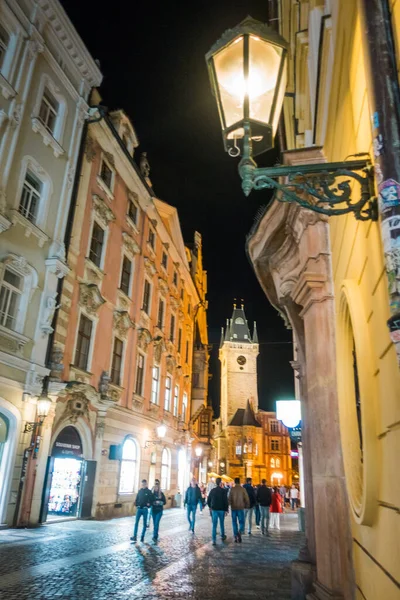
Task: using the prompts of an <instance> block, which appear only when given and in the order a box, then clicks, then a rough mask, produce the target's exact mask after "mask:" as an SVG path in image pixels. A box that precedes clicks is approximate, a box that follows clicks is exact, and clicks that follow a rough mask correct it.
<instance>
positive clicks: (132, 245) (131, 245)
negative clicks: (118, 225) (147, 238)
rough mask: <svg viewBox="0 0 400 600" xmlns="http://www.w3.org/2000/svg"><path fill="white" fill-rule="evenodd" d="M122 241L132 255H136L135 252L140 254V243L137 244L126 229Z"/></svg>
mask: <svg viewBox="0 0 400 600" xmlns="http://www.w3.org/2000/svg"><path fill="white" fill-rule="evenodd" d="M122 243H123V244H124V248H125V250H126V251H127V252H128V253H129V254H131V255H132V256H135V254H140V246H139V244H137V243H136V242H135V240H134V239H133V237H131V236H130V235H129V233H126V231H124V232H123V234H122Z"/></svg>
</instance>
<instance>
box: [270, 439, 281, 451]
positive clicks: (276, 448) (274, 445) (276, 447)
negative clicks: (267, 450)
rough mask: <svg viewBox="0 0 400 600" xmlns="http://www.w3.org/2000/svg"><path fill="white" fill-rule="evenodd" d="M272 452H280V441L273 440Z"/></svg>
mask: <svg viewBox="0 0 400 600" xmlns="http://www.w3.org/2000/svg"><path fill="white" fill-rule="evenodd" d="M271 450H279V440H271Z"/></svg>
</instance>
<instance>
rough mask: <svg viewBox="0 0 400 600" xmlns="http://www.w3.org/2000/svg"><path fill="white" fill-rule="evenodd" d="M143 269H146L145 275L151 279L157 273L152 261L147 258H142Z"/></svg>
mask: <svg viewBox="0 0 400 600" xmlns="http://www.w3.org/2000/svg"><path fill="white" fill-rule="evenodd" d="M144 268H145V269H146V273H147V274H148V275H150V276H151V277H152V276H153V275H155V274H156V273H157V267H156V264H155V262H154V261H152V260H151V258H149V257H148V256H145V257H144Z"/></svg>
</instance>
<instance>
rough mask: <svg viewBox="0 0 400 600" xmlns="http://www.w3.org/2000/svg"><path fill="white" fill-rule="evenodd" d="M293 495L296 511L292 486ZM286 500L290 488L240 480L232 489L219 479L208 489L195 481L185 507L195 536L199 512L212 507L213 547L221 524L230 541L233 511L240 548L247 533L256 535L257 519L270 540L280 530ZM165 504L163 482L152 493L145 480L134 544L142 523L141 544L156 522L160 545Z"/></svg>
mask: <svg viewBox="0 0 400 600" xmlns="http://www.w3.org/2000/svg"><path fill="white" fill-rule="evenodd" d="M289 495H290V496H289V497H290V500H291V501H292V502H291V505H292V509H293V510H294V507H295V505H296V506H297V499H298V489H297V488H295V486H292V488H291V489H290V490H289ZM285 499H286V488H285V489H284V490H283V489H282V488H281V489H278V488H277V487H274V488H269V487H268V486H267V482H266V480H265V479H263V480H262V482H261V484H260V485H258V486H253V484H252V479H251V477H248V478H247V479H246V483H245V484H244V485H243V486H242V485H241V484H240V479H239V478H238V477H237V478H236V479H235V482H234V486H233V487H230V486H226V485H225V484H224V483H223V482H222V479H221V478H220V477H217V479H216V481H215V482H214V481H210V483H209V484H208V486H207V488H205V486H204V485H201V486H199V485H198V484H197V481H196V479H195V478H193V479H192V480H191V482H190V485H189V487H188V488H187V490H186V493H185V497H184V507H185V508H186V514H187V520H188V523H189V531H190V532H191V533H192V534H194V532H195V525H196V512H197V508H198V507H200V511H202V510H203V508H204V506H205V504H207V505H208V507H209V509H210V515H211V521H212V533H211V537H212V543H213V545H216V543H217V529H218V524H219V530H220V537H221V540H222V541H224V540H226V534H225V517H226V516H227V515H228V514H229V510H230V513H231V518H232V529H233V535H234V538H235V542H236V543H239V544H240V543H241V542H242V535H243V534H244V533H245V531H246V530H247V533H248V535H252V528H253V517H255V522H256V527H257V528H258V529H261V533H262V535H267V536H268V535H269V530H270V529H277V530H279V529H280V514H281V513H282V512H283V510H284V503H285ZM165 504H166V499H165V495H164V493H163V492H162V490H161V488H160V481H159V480H158V479H156V481H155V485H154V487H153V489H152V490H150V489H149V488H148V486H147V481H146V480H145V479H143V481H142V487H141V489H140V490H139V492H138V494H137V496H136V500H135V505H136V507H137V511H136V519H135V526H134V531H133V536H132V537H131V540H132V541H133V542H136V541H137V535H138V529H139V524H140V519H142V520H143V525H142V533H141V537H140V541H141V542H143V541H144V539H145V534H146V530H147V528H148V527H149V525H150V521H151V518H152V519H153V541H154V542H157V541H158V535H159V526H160V520H161V517H162V515H163V509H164V505H165Z"/></svg>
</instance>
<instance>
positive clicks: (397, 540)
mask: <svg viewBox="0 0 400 600" xmlns="http://www.w3.org/2000/svg"><path fill="white" fill-rule="evenodd" d="M392 8H393V18H394V24H395V25H396V26H397V30H396V35H397V40H399V39H400V38H399V35H400V0H395V1H394V2H392ZM339 11H340V12H339V15H338V17H339V18H338V21H337V30H336V41H335V49H334V52H335V65H334V73H333V85H332V89H331V96H330V107H329V125H328V130H327V137H326V140H325V144H324V153H325V155H326V158H327V160H328V161H341V160H343V159H345V158H346V157H347V156H349V155H351V154H355V153H359V152H368V153H369V154H370V156H373V149H372V134H371V126H370V122H371V121H370V117H371V111H370V108H369V102H368V94H367V80H366V73H365V69H364V56H363V47H362V28H361V23H360V15H359V14H358V12H357V2H356V1H355V0H345V1H342V2H341V3H340V8H339ZM329 222H330V232H331V247H332V266H333V277H334V283H335V296H336V301H337V319H338V321H339V320H340V318H341V314H340V311H341V305H340V297H341V290H342V286H343V282H344V281H346V280H352V281H353V282H356V286H357V288H358V291H359V297H360V299H361V302H360V305H359V306H357V307H356V310H357V311H358V312H359V314H361V315H363V327H364V328H365V332H366V333H367V335H368V337H369V340H370V342H371V351H370V355H369V356H367V352H368V349H367V348H366V349H365V355H363V354H361V355H360V354H359V352H358V349H357V354H358V355H357V361H358V369H359V372H361V371H362V369H364V370H366V369H368V372H367V373H363V374H362V375H363V376H364V377H366V378H367V379H368V380H369V384H370V386H371V388H370V389H371V390H372V392H371V399H372V402H371V405H370V406H368V407H367V406H362V410H363V411H365V412H367V411H368V412H369V413H370V415H371V416H372V417H373V421H374V432H373V435H374V440H373V442H372V443H373V446H371V447H373V448H374V452H373V455H368V456H365V457H364V458H365V461H367V464H366V465H365V468H364V473H365V469H369V468H371V469H375V473H376V480H375V489H374V490H373V491H372V493H373V494H375V498H374V500H373V502H374V510H373V517H372V522H371V524H370V525H362V524H358V523H356V520H355V519H354V518H353V519H352V524H353V539H354V543H353V551H354V565H355V571H356V583H357V588H358V594H359V597H360V598H364V599H365V598H366V599H367V600H378V599H380V598H388V599H389V598H390V599H393V600H395V599H397V598H400V589H399V587H398V586H397V585H396V583H395V581H397V582H399V581H400V514H399V513H400V500H399V499H400V477H399V466H398V463H399V457H400V376H399V369H398V366H397V360H396V355H395V350H394V347H393V345H392V343H391V341H390V338H389V333H388V329H387V326H386V321H387V319H388V318H389V316H390V315H389V297H388V292H387V277H386V273H385V266H384V261H383V251H382V243H381V235H380V225H379V223H371V222H358V221H356V220H355V219H354V217H353V216H352V215H348V216H346V217H340V218H335V217H334V218H331V219H330V221H329ZM337 359H338V363H339V366H340V360H341V348H340V347H338V355H337ZM349 401H350V399H349ZM340 402H346V399H345V398H340ZM361 402H363V399H362V398H361ZM341 426H342V427H346V424H345V423H344V424H343V423H341ZM342 435H343V431H342ZM364 483H365V482H364Z"/></svg>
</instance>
